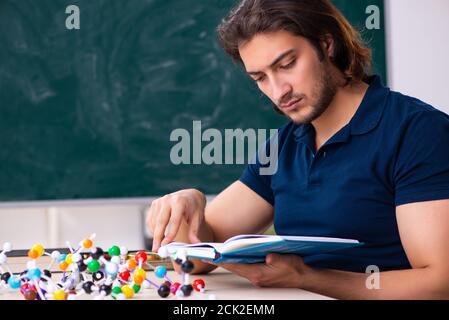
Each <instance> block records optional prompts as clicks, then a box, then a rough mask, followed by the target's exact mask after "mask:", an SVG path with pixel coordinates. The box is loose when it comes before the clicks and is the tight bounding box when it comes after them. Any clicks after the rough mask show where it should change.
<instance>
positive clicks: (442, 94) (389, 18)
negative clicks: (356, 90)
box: [385, 0, 449, 113]
mask: <svg viewBox="0 0 449 320" xmlns="http://www.w3.org/2000/svg"><path fill="white" fill-rule="evenodd" d="M385 12H386V35H387V44H386V45H387V52H388V56H387V60H388V74H389V86H390V87H391V88H392V89H393V90H395V91H400V92H402V93H404V94H407V95H411V96H414V97H416V98H419V99H420V100H423V101H425V102H427V103H430V104H431V105H433V106H434V107H436V108H438V109H440V110H443V111H445V112H446V113H449V87H448V83H449V81H448V77H449V0H385Z"/></svg>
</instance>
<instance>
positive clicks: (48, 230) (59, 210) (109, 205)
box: [0, 198, 152, 250]
mask: <svg viewBox="0 0 449 320" xmlns="http://www.w3.org/2000/svg"><path fill="white" fill-rule="evenodd" d="M151 200H152V199H150V198H148V199H142V198H138V199H117V200H80V201H48V202H29V203H25V202H24V203H16V204H14V203H3V204H1V205H0V221H1V223H0V249H1V248H2V246H3V243H4V242H11V243H12V245H13V249H30V248H31V247H32V246H33V245H34V244H37V243H39V244H42V245H43V246H44V247H45V248H67V246H66V241H69V242H70V244H71V246H73V247H74V246H77V245H78V242H79V241H82V240H83V239H85V238H87V237H89V236H90V235H91V234H93V233H96V235H97V236H96V238H95V240H94V244H95V245H96V246H100V247H102V248H103V249H107V248H109V247H110V246H112V245H118V246H126V247H127V248H128V249H129V250H141V249H144V235H145V234H146V235H149V233H148V232H147V231H146V230H145V218H144V215H145V211H146V210H145V209H146V208H147V206H148V204H149V203H151Z"/></svg>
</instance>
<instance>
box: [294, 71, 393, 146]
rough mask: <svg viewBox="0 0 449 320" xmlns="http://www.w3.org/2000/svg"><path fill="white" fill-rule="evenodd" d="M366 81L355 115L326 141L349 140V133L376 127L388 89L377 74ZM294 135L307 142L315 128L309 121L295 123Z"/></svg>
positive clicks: (312, 136)
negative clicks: (363, 94)
mask: <svg viewBox="0 0 449 320" xmlns="http://www.w3.org/2000/svg"><path fill="white" fill-rule="evenodd" d="M367 82H368V84H369V87H368V90H367V92H366V93H365V96H364V97H363V100H362V102H361V104H360V106H359V108H358V109H357V111H356V113H355V115H354V116H353V117H352V119H351V121H350V122H349V123H348V125H346V126H345V127H343V128H342V129H341V130H340V131H338V132H337V133H336V134H335V135H334V136H333V137H332V138H331V139H330V140H329V141H328V142H329V143H337V142H345V141H348V140H349V137H350V135H362V134H365V133H368V132H370V131H371V130H373V129H374V128H375V127H377V125H378V123H379V121H380V119H381V117H382V114H383V111H384V109H385V105H386V102H387V97H388V94H389V93H390V89H389V88H387V87H385V86H384V85H383V84H382V80H381V79H380V77H379V76H378V75H374V76H371V77H369V78H368V81H367ZM294 135H295V140H296V141H299V142H301V141H302V142H306V143H307V142H310V140H312V138H313V139H314V136H315V129H314V128H313V125H312V124H310V123H308V124H303V125H297V128H296V129H295V131H294ZM326 144H328V143H326Z"/></svg>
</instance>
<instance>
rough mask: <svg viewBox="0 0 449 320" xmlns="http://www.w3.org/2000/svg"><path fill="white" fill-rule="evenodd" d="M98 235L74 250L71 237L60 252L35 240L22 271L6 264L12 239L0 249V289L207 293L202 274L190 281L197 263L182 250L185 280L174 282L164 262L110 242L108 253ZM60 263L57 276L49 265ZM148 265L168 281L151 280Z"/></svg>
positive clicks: (84, 294)
mask: <svg viewBox="0 0 449 320" xmlns="http://www.w3.org/2000/svg"><path fill="white" fill-rule="evenodd" d="M94 238H95V234H93V235H92V236H91V237H89V238H87V239H84V240H83V241H81V242H80V243H79V246H78V248H77V249H75V250H74V249H72V248H71V246H70V243H68V242H67V245H68V248H69V251H70V253H69V254H61V253H60V252H59V251H56V250H55V251H53V252H51V253H48V252H46V251H45V250H44V247H43V246H42V245H40V244H36V245H34V246H33V247H32V248H31V249H30V250H29V251H28V257H29V259H30V260H29V261H28V262H27V264H26V270H24V271H23V272H21V273H19V274H14V273H13V272H11V270H10V268H9V266H8V264H7V259H8V257H7V253H8V252H10V251H11V250H12V246H11V244H10V243H5V244H4V245H3V251H2V252H1V253H0V274H1V277H0V292H1V291H11V290H18V291H20V293H21V294H22V295H23V297H24V298H25V299H26V300H76V299H81V298H83V299H116V300H124V299H131V298H133V297H134V296H135V295H137V294H139V292H141V291H142V290H141V289H148V290H151V289H153V290H156V291H157V293H158V295H159V296H160V297H162V298H167V297H169V296H170V295H172V296H174V297H177V298H182V297H188V296H190V295H191V294H192V292H194V291H196V292H199V293H204V292H205V283H204V281H203V280H201V279H195V280H194V281H193V283H190V282H189V273H191V271H192V270H193V267H194V265H193V263H192V261H190V260H189V259H188V258H187V257H186V256H185V254H184V253H183V252H182V251H180V252H179V254H177V255H176V257H172V258H174V259H175V263H177V264H179V265H180V266H181V270H182V274H181V276H182V280H181V282H175V281H173V280H171V279H170V278H169V277H168V275H167V269H166V267H164V266H158V267H156V268H154V267H153V266H152V265H151V263H150V262H149V261H148V256H147V254H146V253H145V252H144V251H139V252H137V253H136V254H135V256H134V257H129V256H128V250H127V249H126V248H125V247H118V246H115V245H114V246H112V247H110V248H109V249H108V250H107V252H104V251H103V250H102V249H101V248H100V247H94V246H93V240H94ZM158 254H159V255H160V256H161V257H163V258H166V257H168V254H167V252H166V251H164V250H160V252H158ZM43 255H46V256H50V257H51V262H50V264H49V265H48V267H47V268H45V269H40V268H38V267H37V265H36V261H37V259H39V258H40V257H42V256H43ZM55 263H57V264H58V269H59V270H60V271H61V272H62V277H60V280H59V281H57V280H55V279H53V278H54V276H52V273H51V272H50V269H51V268H52V266H53V265H54V264H55ZM145 264H146V265H148V266H150V267H151V268H153V270H154V276H155V277H156V278H157V279H161V280H163V281H164V282H163V283H162V284H157V283H156V282H155V281H152V280H151V279H150V277H149V274H147V272H146V271H145V270H144V268H143V266H144V265H145Z"/></svg>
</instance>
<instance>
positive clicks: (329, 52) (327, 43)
mask: <svg viewBox="0 0 449 320" xmlns="http://www.w3.org/2000/svg"><path fill="white" fill-rule="evenodd" d="M320 45H321V48H322V49H323V53H324V54H325V55H326V56H327V57H328V58H329V59H330V60H333V58H334V57H335V41H334V38H333V37H332V35H331V34H329V33H328V34H326V35H324V36H322V37H321V38H320Z"/></svg>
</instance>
